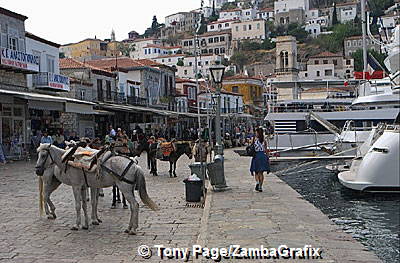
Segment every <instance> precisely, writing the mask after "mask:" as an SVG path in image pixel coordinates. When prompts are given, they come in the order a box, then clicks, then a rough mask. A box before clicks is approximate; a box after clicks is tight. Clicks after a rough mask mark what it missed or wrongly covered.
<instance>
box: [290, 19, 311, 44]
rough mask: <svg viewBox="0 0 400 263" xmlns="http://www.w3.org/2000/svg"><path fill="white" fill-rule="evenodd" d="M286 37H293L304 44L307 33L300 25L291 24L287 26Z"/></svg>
mask: <svg viewBox="0 0 400 263" xmlns="http://www.w3.org/2000/svg"><path fill="white" fill-rule="evenodd" d="M287 35H291V36H294V37H295V38H296V39H297V41H299V42H300V43H304V42H305V41H306V40H307V38H308V35H309V33H308V32H307V31H305V30H304V28H303V27H302V26H301V25H299V24H297V23H292V24H289V26H288V28H287Z"/></svg>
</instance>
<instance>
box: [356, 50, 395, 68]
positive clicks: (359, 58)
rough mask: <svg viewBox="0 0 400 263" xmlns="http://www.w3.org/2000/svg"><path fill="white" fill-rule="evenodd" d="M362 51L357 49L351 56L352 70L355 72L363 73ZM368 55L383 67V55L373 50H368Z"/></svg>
mask: <svg viewBox="0 0 400 263" xmlns="http://www.w3.org/2000/svg"><path fill="white" fill-rule="evenodd" d="M362 53H363V52H362V49H357V51H356V52H354V53H353V54H351V57H352V58H353V59H354V70H355V71H363V68H364V61H363V54H362ZM368 54H371V55H372V56H373V57H374V58H375V59H376V60H377V61H378V62H379V64H381V66H383V67H385V64H384V63H383V62H384V60H385V58H386V57H387V56H386V55H385V54H382V53H379V52H377V51H375V50H372V49H369V50H368Z"/></svg>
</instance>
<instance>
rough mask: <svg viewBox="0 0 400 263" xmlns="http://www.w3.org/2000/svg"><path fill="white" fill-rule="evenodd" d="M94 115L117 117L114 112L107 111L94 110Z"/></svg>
mask: <svg viewBox="0 0 400 263" xmlns="http://www.w3.org/2000/svg"><path fill="white" fill-rule="evenodd" d="M93 114H95V115H115V113H114V112H111V111H106V110H93Z"/></svg>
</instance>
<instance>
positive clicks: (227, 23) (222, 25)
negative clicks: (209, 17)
mask: <svg viewBox="0 0 400 263" xmlns="http://www.w3.org/2000/svg"><path fill="white" fill-rule="evenodd" d="M236 21H238V20H235V19H230V20H217V21H214V22H211V23H209V24H208V25H207V32H217V31H221V30H227V29H231V28H232V23H234V22H236Z"/></svg>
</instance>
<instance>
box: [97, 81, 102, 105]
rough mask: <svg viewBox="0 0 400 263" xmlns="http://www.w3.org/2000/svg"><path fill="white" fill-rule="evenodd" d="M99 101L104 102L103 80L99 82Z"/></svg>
mask: <svg viewBox="0 0 400 263" xmlns="http://www.w3.org/2000/svg"><path fill="white" fill-rule="evenodd" d="M97 99H98V100H99V101H103V80H101V79H98V80H97Z"/></svg>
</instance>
